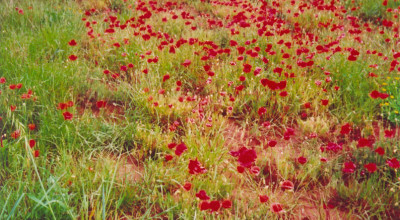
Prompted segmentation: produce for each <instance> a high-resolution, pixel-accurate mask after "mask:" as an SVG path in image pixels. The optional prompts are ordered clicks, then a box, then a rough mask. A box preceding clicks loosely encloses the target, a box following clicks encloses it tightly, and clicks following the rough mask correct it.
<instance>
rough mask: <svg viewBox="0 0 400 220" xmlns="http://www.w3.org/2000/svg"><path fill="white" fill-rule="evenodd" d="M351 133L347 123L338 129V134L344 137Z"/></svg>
mask: <svg viewBox="0 0 400 220" xmlns="http://www.w3.org/2000/svg"><path fill="white" fill-rule="evenodd" d="M350 131H351V125H350V124H349V123H347V124H345V125H343V126H342V127H341V129H340V134H343V135H346V134H349V133H350Z"/></svg>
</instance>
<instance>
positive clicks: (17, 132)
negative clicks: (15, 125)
mask: <svg viewBox="0 0 400 220" xmlns="http://www.w3.org/2000/svg"><path fill="white" fill-rule="evenodd" d="M20 135H21V131H20V130H15V131H14V132H13V133H11V137H12V138H14V139H17V138H19V136H20Z"/></svg>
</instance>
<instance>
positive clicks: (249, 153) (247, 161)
mask: <svg viewBox="0 0 400 220" xmlns="http://www.w3.org/2000/svg"><path fill="white" fill-rule="evenodd" d="M256 159H257V153H256V151H255V150H253V149H247V148H246V147H242V148H241V149H240V150H239V155H238V162H239V164H240V165H241V166H243V167H250V166H252V165H253V163H254V162H255V161H256Z"/></svg>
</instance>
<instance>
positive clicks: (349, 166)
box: [342, 161, 356, 173]
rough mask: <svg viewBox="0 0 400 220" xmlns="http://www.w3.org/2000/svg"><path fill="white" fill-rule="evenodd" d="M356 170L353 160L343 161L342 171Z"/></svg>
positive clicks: (352, 171) (351, 171) (350, 171)
mask: <svg viewBox="0 0 400 220" xmlns="http://www.w3.org/2000/svg"><path fill="white" fill-rule="evenodd" d="M355 170H356V165H355V164H354V163H353V162H351V161H350V162H345V163H344V167H343V169H342V171H343V173H354V171H355Z"/></svg>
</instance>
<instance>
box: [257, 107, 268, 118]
mask: <svg viewBox="0 0 400 220" xmlns="http://www.w3.org/2000/svg"><path fill="white" fill-rule="evenodd" d="M266 112H267V109H266V108H265V107H260V108H259V109H258V112H257V113H258V115H259V116H262V115H263V114H265V113H266Z"/></svg>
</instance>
